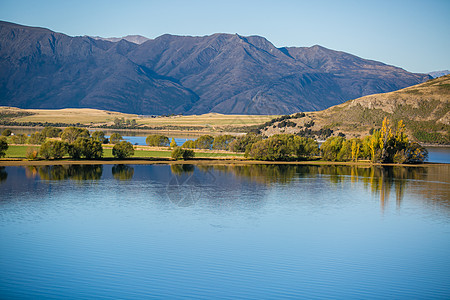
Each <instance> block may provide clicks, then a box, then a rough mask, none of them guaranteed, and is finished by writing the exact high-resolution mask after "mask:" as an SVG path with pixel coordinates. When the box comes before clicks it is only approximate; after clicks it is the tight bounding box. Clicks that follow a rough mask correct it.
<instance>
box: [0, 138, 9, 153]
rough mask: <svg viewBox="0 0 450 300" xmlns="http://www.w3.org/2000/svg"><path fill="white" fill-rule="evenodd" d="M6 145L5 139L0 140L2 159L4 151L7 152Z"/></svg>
mask: <svg viewBox="0 0 450 300" xmlns="http://www.w3.org/2000/svg"><path fill="white" fill-rule="evenodd" d="M8 148H9V147H8V143H7V142H6V138H4V137H2V138H0V157H4V156H5V155H6V150H8Z"/></svg>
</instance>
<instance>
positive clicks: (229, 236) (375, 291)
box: [0, 165, 450, 299]
mask: <svg viewBox="0 0 450 300" xmlns="http://www.w3.org/2000/svg"><path fill="white" fill-rule="evenodd" d="M449 174H450V167H449V166H440V167H437V166H435V167H427V168H412V167H411V168H399V167H395V168H355V167H333V166H324V167H313V166H302V167H295V166H258V165H257V166H240V167H239V166H235V167H232V166H216V167H211V166H198V167H197V166H192V165H184V166H181V165H175V166H168V165H148V166H145V165H125V166H124V165H112V166H111V165H104V166H102V165H99V166H50V167H28V168H25V167H6V168H5V167H2V168H0V197H1V198H0V241H1V243H0V298H5V299H37V298H46V299H49V298H65V299H66V298H90V299H92V298H114V299H117V298H126V299H136V298H164V299H167V298H169V299H172V298H208V299H220V298H225V299H236V298H248V299H279V298H290V297H293V298H333V299H336V298H339V299H351V298H370V299H372V298H384V299H386V298H389V299H430V298H437V299H449V298H450V272H449V270H450V254H449V253H450V180H449Z"/></svg>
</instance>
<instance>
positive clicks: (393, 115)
mask: <svg viewBox="0 0 450 300" xmlns="http://www.w3.org/2000/svg"><path fill="white" fill-rule="evenodd" d="M384 117H388V118H389V119H390V120H391V122H393V123H394V124H396V123H397V122H398V121H399V120H403V121H404V123H405V125H406V128H407V131H408V133H409V134H410V136H411V137H412V138H413V139H415V140H418V141H420V142H424V143H440V144H450V75H446V76H443V77H439V78H436V79H432V80H429V81H427V82H425V83H422V84H419V85H415V86H411V87H408V88H405V89H402V90H399V91H395V92H390V93H385V94H376V95H370V96H365V97H362V98H358V99H355V100H350V101H347V102H345V103H343V104H340V105H336V106H333V107H330V108H328V109H326V110H323V111H317V112H309V113H306V116H305V117H302V118H294V119H291V120H289V121H290V122H288V123H287V124H285V125H284V126H278V125H279V124H280V122H276V123H274V124H271V126H266V127H265V128H264V129H263V130H262V132H263V133H264V134H265V135H273V134H275V133H280V132H286V133H299V132H305V131H307V132H308V131H311V132H313V133H314V132H320V131H321V130H322V132H324V131H325V130H326V129H331V130H332V131H333V135H337V134H338V133H343V134H345V135H346V136H348V137H355V136H356V137H362V136H365V135H368V134H369V132H370V130H371V129H373V128H379V127H380V125H381V122H382V120H383V118H384ZM322 138H323V137H322Z"/></svg>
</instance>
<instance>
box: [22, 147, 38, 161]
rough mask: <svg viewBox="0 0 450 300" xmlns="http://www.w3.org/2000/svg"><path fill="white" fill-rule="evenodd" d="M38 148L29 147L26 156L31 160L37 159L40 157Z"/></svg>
mask: <svg viewBox="0 0 450 300" xmlns="http://www.w3.org/2000/svg"><path fill="white" fill-rule="evenodd" d="M38 153H39V151H38V149H37V148H35V147H28V148H27V153H26V154H25V157H26V158H27V159H29V160H35V159H37V157H38Z"/></svg>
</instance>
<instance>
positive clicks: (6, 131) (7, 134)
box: [2, 128, 12, 136]
mask: <svg viewBox="0 0 450 300" xmlns="http://www.w3.org/2000/svg"><path fill="white" fill-rule="evenodd" d="M11 133H12V131H11V129H8V128H6V129H5V130H3V131H2V135H3V136H10V135H11Z"/></svg>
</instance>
